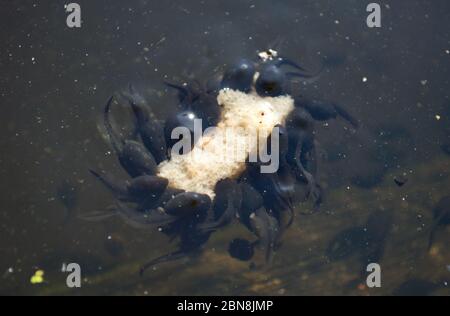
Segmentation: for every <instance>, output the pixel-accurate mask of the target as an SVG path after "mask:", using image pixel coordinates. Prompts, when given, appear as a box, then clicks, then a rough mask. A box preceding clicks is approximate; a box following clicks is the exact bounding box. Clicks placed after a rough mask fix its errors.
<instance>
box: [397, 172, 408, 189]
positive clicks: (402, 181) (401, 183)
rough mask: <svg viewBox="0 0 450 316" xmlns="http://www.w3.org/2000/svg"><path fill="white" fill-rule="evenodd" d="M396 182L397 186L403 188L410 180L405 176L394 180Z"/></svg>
mask: <svg viewBox="0 0 450 316" xmlns="http://www.w3.org/2000/svg"><path fill="white" fill-rule="evenodd" d="M394 182H395V184H397V186H399V187H402V186H404V185H405V184H406V183H407V182H408V179H407V178H406V177H405V175H400V176H397V177H395V178H394Z"/></svg>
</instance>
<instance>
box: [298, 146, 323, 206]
mask: <svg viewBox="0 0 450 316" xmlns="http://www.w3.org/2000/svg"><path fill="white" fill-rule="evenodd" d="M300 155H301V143H298V144H297V148H296V149H295V157H298V159H295V162H296V164H297V167H298V168H299V169H300V171H301V172H302V173H303V176H304V177H305V178H306V182H307V183H308V191H309V192H308V197H310V196H312V197H313V201H314V209H316V210H317V209H318V208H319V206H320V204H321V203H322V188H321V187H320V185H319V184H317V183H316V180H315V179H314V177H313V175H312V174H311V173H310V172H308V171H307V170H306V169H305V168H304V167H303V165H302V162H301V160H300Z"/></svg>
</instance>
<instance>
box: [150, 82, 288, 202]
mask: <svg viewBox="0 0 450 316" xmlns="http://www.w3.org/2000/svg"><path fill="white" fill-rule="evenodd" d="M217 102H218V104H219V105H220V106H221V108H222V112H221V117H220V120H219V123H218V124H217V127H215V128H214V131H213V132H212V133H207V134H206V135H203V137H201V138H200V139H199V141H198V142H197V144H196V145H195V147H194V148H193V150H192V151H191V152H190V153H189V154H186V155H181V156H180V155H173V156H172V158H171V159H170V160H166V161H163V162H161V164H160V165H159V166H158V176H160V177H164V178H167V179H168V180H169V186H171V187H173V188H179V189H183V190H186V191H193V192H198V193H203V194H208V195H209V196H210V197H211V198H214V196H215V193H214V187H215V185H216V183H217V182H218V181H219V180H222V179H225V178H237V177H239V175H240V174H241V173H242V172H243V171H244V170H245V160H246V158H247V157H248V155H249V152H256V151H257V150H258V138H257V137H255V136H256V135H257V134H256V132H258V133H259V135H260V136H262V137H264V138H267V136H268V135H269V134H270V133H271V132H272V129H273V128H274V127H275V125H277V124H284V122H285V119H286V117H287V115H288V114H289V113H290V112H291V111H292V110H293V109H294V100H293V99H292V98H291V97H290V96H288V95H286V96H279V97H275V98H272V97H260V96H258V95H257V94H256V93H249V94H246V93H243V92H240V91H235V90H230V89H223V90H221V91H220V92H219V95H218V97H217ZM264 144H265V143H264Z"/></svg>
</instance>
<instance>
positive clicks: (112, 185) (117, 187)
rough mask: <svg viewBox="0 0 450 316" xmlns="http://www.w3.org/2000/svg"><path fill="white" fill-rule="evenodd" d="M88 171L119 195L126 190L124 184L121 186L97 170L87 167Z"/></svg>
mask: <svg viewBox="0 0 450 316" xmlns="http://www.w3.org/2000/svg"><path fill="white" fill-rule="evenodd" d="M89 172H90V173H91V174H92V175H93V176H94V177H95V178H97V179H98V180H99V181H100V182H101V183H103V185H104V186H105V187H107V188H108V189H109V190H110V191H111V192H112V193H114V194H116V195H118V196H119V197H120V196H122V195H123V196H125V195H126V193H127V190H126V188H125V186H124V185H123V186H121V185H119V184H116V183H114V180H113V179H108V177H107V176H102V175H101V174H99V173H98V172H97V171H95V170H92V169H89Z"/></svg>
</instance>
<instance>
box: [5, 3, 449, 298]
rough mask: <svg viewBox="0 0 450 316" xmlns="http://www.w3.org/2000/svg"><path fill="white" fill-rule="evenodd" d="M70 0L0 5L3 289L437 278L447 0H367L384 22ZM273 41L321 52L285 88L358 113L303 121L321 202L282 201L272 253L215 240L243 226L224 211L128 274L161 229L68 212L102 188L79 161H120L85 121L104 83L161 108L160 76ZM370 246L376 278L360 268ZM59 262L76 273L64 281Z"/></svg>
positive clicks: (320, 291)
mask: <svg viewBox="0 0 450 316" xmlns="http://www.w3.org/2000/svg"><path fill="white" fill-rule="evenodd" d="M366 2H367V3H366ZM77 3H78V4H79V5H80V7H81V17H82V24H81V27H80V28H69V27H68V26H67V25H66V17H67V15H68V13H66V12H65V9H64V4H63V3H62V2H61V3H57V2H53V3H52V4H49V3H40V2H37V3H33V2H30V1H25V0H18V1H14V2H12V1H9V2H6V1H3V2H2V4H0V7H1V9H0V30H1V31H0V38H1V48H2V49H1V50H0V73H1V76H0V104H1V106H2V114H1V116H0V120H1V121H0V122H1V123H0V130H1V137H0V145H1V148H2V150H1V155H0V188H1V191H0V192H1V194H0V201H1V208H0V219H1V220H0V227H1V229H0V280H1V281H0V293H1V294H4V295H24V294H31V295H95V294H97V295H119V294H124V295H391V294H406V295H410V294H419V295H428V294H430V295H449V294H450V289H449V284H448V282H450V272H449V271H450V270H449V267H450V249H449V238H450V228H449V226H448V222H447V223H445V222H444V221H443V220H442V218H443V217H442V216H441V217H437V218H436V216H435V217H434V218H433V214H434V213H438V212H441V213H440V214H443V213H445V212H446V214H447V216H448V214H449V210H448V208H449V207H450V205H448V204H447V203H446V202H445V200H442V199H443V198H445V197H447V196H448V195H449V194H450V192H449V188H450V156H449V155H450V149H449V148H450V125H449V123H450V94H449V93H450V81H449V80H450V32H449V28H448V21H449V20H450V4H449V3H448V1H445V0H435V1H419V0H417V1H416V0H411V1H396V2H392V1H378V3H380V5H381V17H382V26H381V28H369V27H368V26H367V24H366V18H367V15H368V13H367V12H366V6H367V5H368V3H369V1H360V0H341V1H330V0H320V1H318V0H314V1H312V0H311V1H309V0H305V1H298V0H289V1H273V0H272V1H267V0H262V1H189V2H187V1H178V0H173V1H152V0H148V1H147V0H139V1H133V2H132V3H128V2H125V1H118V0H114V1H112V0H108V1H106V0H98V1H87V0H79V1H77ZM276 43H277V44H278V46H279V48H278V50H279V51H280V52H281V53H282V55H283V56H288V57H289V58H291V59H292V60H295V61H296V62H298V63H300V64H301V65H302V66H304V67H305V68H307V69H312V70H316V69H319V68H320V67H321V66H324V67H325V68H324V71H323V72H322V73H321V75H320V77H319V78H318V79H317V80H314V81H313V82H309V83H307V84H302V83H299V84H296V85H295V89H296V93H298V94H302V95H303V94H304V95H307V96H309V97H311V98H317V99H324V100H332V101H333V102H337V103H339V104H341V105H342V106H343V107H344V108H345V109H347V110H348V111H349V112H350V113H352V115H353V116H355V117H356V118H357V120H358V121H359V123H360V127H359V129H357V130H354V129H352V128H349V125H348V124H346V122H345V121H343V120H340V119H338V120H330V121H327V122H316V124H315V129H316V132H315V138H316V140H317V148H318V151H319V152H320V160H321V164H320V170H319V172H318V177H319V179H320V183H321V184H322V186H323V188H324V192H325V194H324V201H323V203H322V205H321V206H320V208H319V211H318V212H316V213H314V214H312V215H302V214H303V213H305V212H306V211H309V210H311V207H312V206H311V203H303V204H298V205H295V210H296V212H298V214H297V215H296V218H295V221H294V223H293V224H292V226H291V227H290V228H289V230H288V231H287V232H286V234H285V235H284V236H283V240H282V245H281V247H279V249H277V251H276V253H275V255H274V258H273V261H272V263H271V264H270V265H262V264H260V263H261V260H259V261H257V262H258V263H257V264H249V262H243V261H238V260H235V259H233V258H231V257H230V256H229V254H228V251H227V249H228V244H229V242H230V241H231V240H232V239H234V238H236V237H241V238H247V239H254V238H255V237H254V236H253V235H252V234H251V233H250V232H249V231H247V230H246V229H245V227H243V226H242V225H238V224H237V223H234V222H233V223H232V224H231V225H228V226H227V227H225V228H224V229H221V230H219V231H217V232H215V233H214V234H213V235H212V236H211V238H210V240H209V241H208V243H207V244H206V245H205V247H204V251H203V252H202V253H201V254H199V255H197V256H194V257H188V258H184V259H182V260H178V261H173V262H169V263H166V264H162V265H158V266H156V267H155V268H153V269H150V270H148V271H147V272H146V274H145V275H144V276H140V275H139V273H138V272H139V268H140V266H141V265H142V264H144V263H145V262H147V261H148V260H150V259H152V258H155V257H158V256H160V255H163V254H165V253H167V252H168V251H170V250H175V249H176V244H175V243H174V242H171V241H170V240H169V239H168V238H167V237H166V236H165V235H163V234H161V233H160V232H158V229H157V227H154V228H152V229H138V228H135V227H133V226H130V225H128V224H127V223H126V222H124V221H123V220H121V218H119V217H111V218H107V219H105V220H102V221H96V222H91V221H86V220H82V219H80V217H82V216H83V214H90V213H93V212H101V211H104V210H106V209H108V207H109V206H110V205H111V204H112V203H113V199H112V196H111V194H110V193H109V192H108V191H107V190H105V188H104V187H102V186H101V185H100V184H99V183H98V181H96V179H95V178H94V177H92V175H91V174H90V173H89V169H92V168H94V169H101V170H108V171H110V172H112V173H113V174H115V175H116V176H118V177H124V176H125V173H124V172H123V171H121V170H120V168H119V166H118V163H117V159H116V158H115V156H114V154H113V153H112V150H111V148H110V147H109V146H108V143H107V142H106V141H105V139H104V137H102V128H99V125H101V124H99V122H101V116H102V111H103V108H104V106H105V104H106V102H107V100H108V98H109V97H110V96H111V95H112V94H113V93H115V92H117V91H120V90H123V89H124V88H126V87H127V86H128V84H129V83H132V84H133V85H134V86H136V87H138V88H139V89H140V90H141V91H144V93H145V95H146V97H147V98H148V100H149V102H150V103H151V104H152V108H153V109H154V111H155V114H157V115H159V116H164V115H168V114H169V113H171V111H174V106H175V105H176V102H177V100H176V97H175V94H174V92H173V90H170V89H168V88H167V87H165V86H164V85H163V82H164V81H168V82H176V83H184V82H186V81H193V80H195V79H197V80H199V81H200V82H206V81H207V80H208V79H210V78H212V77H214V76H215V75H217V74H219V73H221V72H223V70H224V69H225V68H226V65H228V64H230V63H232V62H233V61H235V60H238V59H240V58H243V57H245V58H250V59H255V58H256V57H257V55H256V53H257V51H260V50H266V49H268V48H271V47H272V45H275V44H276ZM123 119H124V120H125V119H126V116H125V115H124V116H123ZM244 198H245V197H244ZM439 201H443V202H441V203H439ZM447 201H448V199H447ZM436 210H438V211H436ZM433 212H434V213H433ZM300 213H301V214H300ZM439 221H440V222H439ZM437 222H439V223H440V225H437ZM436 227H437V228H436ZM435 228H436V229H435ZM432 230H433V232H434V233H433V235H434V236H433V241H432V244H431V245H429V239H430V233H431V231H432ZM362 235H365V236H367V235H369V243H370V246H367V245H361V238H362V237H361V236H362ZM362 239H364V238H362ZM367 249H369V251H368V250H367ZM372 250H373V251H372ZM257 256H258V255H257ZM259 256H261V254H259ZM257 259H258V258H257ZM259 259H260V258H259ZM369 261H372V262H373V261H376V263H379V265H380V267H381V275H382V286H381V288H369V287H368V286H367V285H366V279H365V278H366V275H367V272H366V266H367V263H368V262H369ZM71 262H75V263H78V264H79V265H80V267H81V272H82V286H81V288H68V287H67V286H66V276H67V273H64V272H62V271H61V269H62V267H63V265H64V264H68V263H71ZM36 271H43V272H44V274H43V277H42V280H40V279H39V278H37V279H36V278H34V279H33V280H37V282H31V278H32V276H33V275H34V276H36V275H35V273H36ZM38 274H39V273H38ZM33 283H35V284H33Z"/></svg>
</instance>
